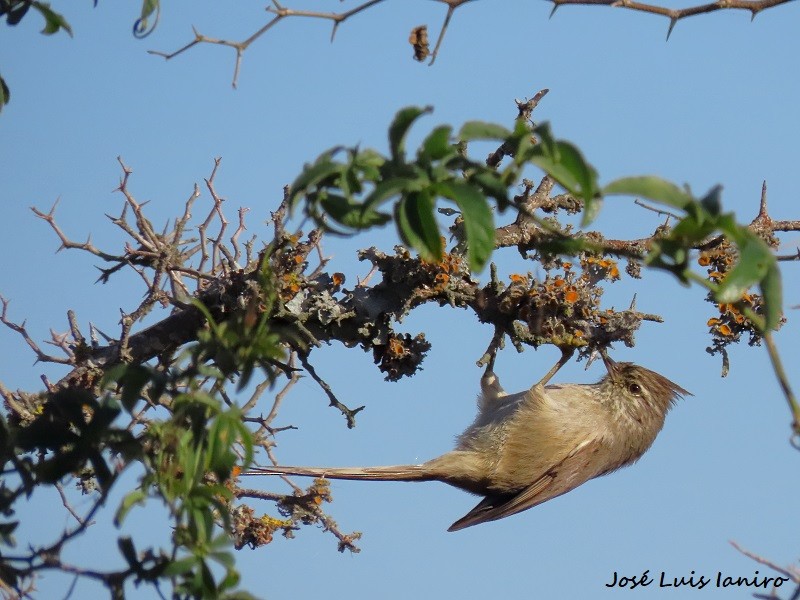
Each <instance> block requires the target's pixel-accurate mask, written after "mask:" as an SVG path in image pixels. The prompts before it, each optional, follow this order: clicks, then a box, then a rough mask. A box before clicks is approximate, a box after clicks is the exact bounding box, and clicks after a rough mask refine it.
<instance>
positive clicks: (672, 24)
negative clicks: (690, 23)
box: [667, 17, 678, 41]
mask: <svg viewBox="0 0 800 600" xmlns="http://www.w3.org/2000/svg"><path fill="white" fill-rule="evenodd" d="M677 22H678V18H677V17H672V18H671V19H670V20H669V29H667V41H669V36H671V35H672V30H673V29H675V25H676V24H677Z"/></svg>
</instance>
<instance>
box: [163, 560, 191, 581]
mask: <svg viewBox="0 0 800 600" xmlns="http://www.w3.org/2000/svg"><path fill="white" fill-rule="evenodd" d="M198 562H199V559H198V558H197V557H195V556H187V557H185V558H181V559H179V560H174V561H172V562H171V563H169V564H168V565H167V567H166V568H165V569H164V571H163V573H162V574H163V575H164V577H173V576H175V575H183V574H185V573H188V572H189V571H191V570H192V569H194V567H195V565H196V564H197V563H198Z"/></svg>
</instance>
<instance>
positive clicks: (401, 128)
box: [389, 106, 433, 162]
mask: <svg viewBox="0 0 800 600" xmlns="http://www.w3.org/2000/svg"><path fill="white" fill-rule="evenodd" d="M430 112H433V107H431V106H426V107H424V108H421V107H419V106H407V107H406V108H401V109H400V110H399V111H398V113H397V115H396V116H395V118H394V121H392V124H391V125H390V126H389V149H390V150H391V153H392V159H393V160H394V161H396V162H402V161H403V159H404V158H405V141H406V135H408V130H409V129H411V126H412V125H413V124H414V121H416V120H417V119H418V118H420V117H421V116H422V115H424V114H427V113H430Z"/></svg>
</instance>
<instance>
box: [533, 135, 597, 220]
mask: <svg viewBox="0 0 800 600" xmlns="http://www.w3.org/2000/svg"><path fill="white" fill-rule="evenodd" d="M527 154H528V160H529V161H530V162H532V163H533V164H535V165H536V166H538V167H540V168H541V169H542V170H544V171H545V172H546V173H547V174H548V175H550V176H551V177H552V178H553V179H555V180H556V181H557V182H558V183H559V184H561V185H562V186H563V187H564V189H566V190H567V191H568V192H569V193H570V194H572V195H573V196H576V197H578V198H581V199H582V200H584V201H585V202H591V200H592V199H593V198H594V197H595V196H597V195H598V193H599V190H598V186H597V172H596V171H595V170H594V168H593V167H592V166H591V165H590V164H589V163H587V162H586V160H585V159H584V158H583V154H581V151H580V150H579V149H578V148H577V147H576V146H575V145H573V144H571V143H569V142H563V141H554V142H553V143H552V144H543V143H539V144H538V145H537V146H534V147H533V148H531V150H530V151H529V152H528V153H527ZM584 220H585V215H584ZM587 224H588V223H584V224H583V226H585V225H587Z"/></svg>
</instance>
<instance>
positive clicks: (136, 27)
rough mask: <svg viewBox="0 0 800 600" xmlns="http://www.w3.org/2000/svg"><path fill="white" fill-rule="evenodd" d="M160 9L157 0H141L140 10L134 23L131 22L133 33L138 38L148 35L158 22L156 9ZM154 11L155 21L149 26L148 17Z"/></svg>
mask: <svg viewBox="0 0 800 600" xmlns="http://www.w3.org/2000/svg"><path fill="white" fill-rule="evenodd" d="M160 10H161V6H160V5H159V0H142V12H141V13H140V15H139V18H138V19H136V23H134V24H133V35H134V36H135V37H137V38H140V39H141V38H144V37H147V36H148V35H150V34H151V33H152V32H153V30H154V29H155V28H156V24H157V23H158V11H160ZM154 12H155V13H156V22H155V23H154V24H153V26H152V27H149V26H148V19H149V18H150V15H152V14H153V13H154Z"/></svg>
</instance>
